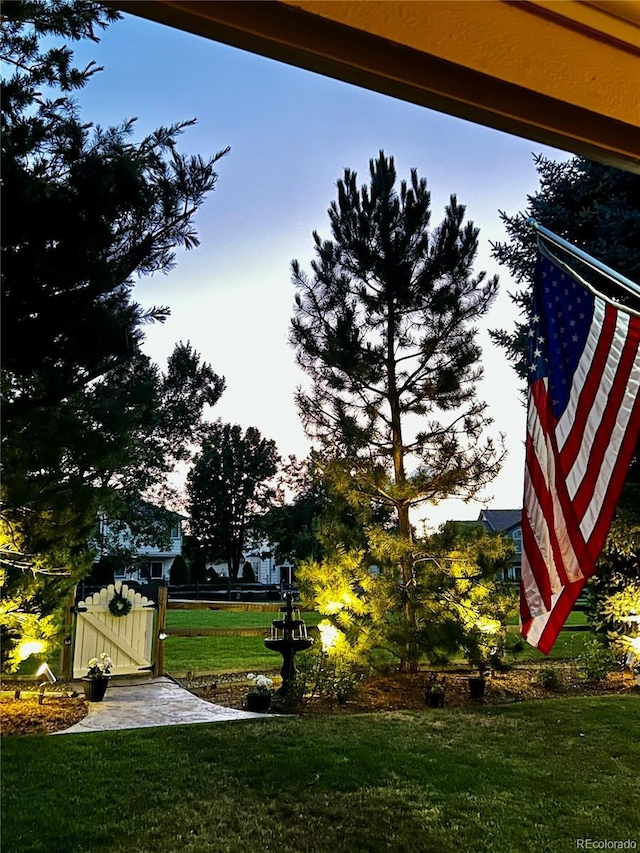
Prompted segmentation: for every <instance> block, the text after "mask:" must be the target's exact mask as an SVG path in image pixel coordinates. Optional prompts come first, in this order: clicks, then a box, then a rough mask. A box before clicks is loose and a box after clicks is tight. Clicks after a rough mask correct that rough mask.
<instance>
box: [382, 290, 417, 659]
mask: <svg viewBox="0 0 640 853" xmlns="http://www.w3.org/2000/svg"><path fill="white" fill-rule="evenodd" d="M388 312H389V313H388V324H387V383H388V386H387V387H388V392H389V406H390V409H391V437H392V445H393V473H394V481H395V485H396V488H397V489H398V490H399V494H400V497H399V501H398V504H397V505H396V510H397V513H398V532H399V533H400V538H401V539H403V540H404V541H405V542H407V544H410V543H411V540H412V534H411V523H410V521H409V506H408V504H406V503H404V497H403V496H402V491H403V487H404V485H405V482H406V473H405V468H404V446H403V443H402V412H401V408H400V395H399V393H398V388H397V381H396V379H397V377H396V361H395V337H396V320H395V313H394V307H393V303H392V302H391V301H390V302H389V304H388ZM407 550H408V549H407ZM398 572H399V575H400V580H401V582H402V610H403V614H404V619H405V628H406V631H407V639H406V642H405V645H404V649H403V653H402V657H401V659H400V669H401V670H402V671H403V672H417V669H418V643H417V630H418V622H417V613H416V581H415V572H414V567H413V562H412V559H411V556H410V555H409V554H405V555H404V556H403V557H402V558H401V559H400V564H399V566H398Z"/></svg>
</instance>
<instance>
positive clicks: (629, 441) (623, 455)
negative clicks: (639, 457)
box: [589, 359, 640, 561]
mask: <svg viewBox="0 0 640 853" xmlns="http://www.w3.org/2000/svg"><path fill="white" fill-rule="evenodd" d="M638 361H640V359H639V360H638ZM637 371H638V373H637V376H638V375H639V374H640V363H639V364H638V367H637ZM636 386H637V383H636ZM629 423H630V424H634V423H635V424H638V423H640V395H638V394H637V393H636V398H635V401H634V403H633V409H632V411H631V412H630V416H629ZM637 440H638V427H636V428H635V429H634V428H629V429H627V432H626V433H625V435H624V437H623V441H622V444H621V446H620V451H619V453H618V454H617V456H616V465H615V467H614V471H613V475H612V477H611V479H610V481H609V487H608V489H607V491H606V494H605V497H604V500H603V502H602V508H601V510H600V516H599V518H598V520H597V521H596V523H595V524H594V526H593V531H592V533H591V536H590V538H589V551H590V553H591V554H592V559H593V560H594V561H595V560H597V558H598V555H599V554H600V551H602V548H603V546H604V542H605V539H606V538H607V533H608V532H609V527H610V526H611V521H612V519H613V516H614V513H615V509H616V504H617V502H618V496H619V495H620V492H621V491H622V487H623V486H624V482H625V480H626V478H627V472H628V470H629V465H630V464H631V460H632V459H633V454H634V452H635V449H636V442H637Z"/></svg>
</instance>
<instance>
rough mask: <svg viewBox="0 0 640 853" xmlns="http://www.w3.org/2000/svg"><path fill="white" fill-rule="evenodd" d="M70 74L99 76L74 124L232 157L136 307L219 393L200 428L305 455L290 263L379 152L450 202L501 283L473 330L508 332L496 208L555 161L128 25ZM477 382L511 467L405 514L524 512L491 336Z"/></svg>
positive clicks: (506, 384) (286, 70) (79, 52)
mask: <svg viewBox="0 0 640 853" xmlns="http://www.w3.org/2000/svg"><path fill="white" fill-rule="evenodd" d="M75 52H76V57H77V60H78V61H79V62H85V61H87V62H88V61H89V60H90V59H95V60H96V61H97V62H98V63H99V64H100V65H103V66H104V68H105V70H104V71H103V72H102V73H100V74H98V75H96V76H95V77H94V78H93V80H92V81H91V82H90V83H89V84H88V86H87V87H86V88H85V89H84V90H83V91H81V92H79V93H78V95H77V98H78V101H79V102H80V104H81V107H82V118H83V119H84V120H85V121H92V122H94V123H97V124H101V125H103V126H105V125H111V124H117V123H120V122H121V121H122V120H124V119H126V118H129V117H132V116H137V117H138V118H139V121H138V123H137V131H136V138H140V137H141V136H142V135H144V134H145V133H148V132H149V131H151V130H153V129H154V128H155V127H157V126H158V125H160V124H164V125H167V124H170V123H172V122H176V121H179V120H182V119H189V118H197V120H198V124H197V125H196V126H195V127H194V128H191V129H189V130H187V131H186V133H185V134H184V136H183V137H182V143H181V149H182V150H183V151H185V152H189V153H200V154H202V155H203V156H206V155H210V154H213V153H214V152H216V151H218V150H220V149H221V148H225V147H226V146H227V145H229V146H231V152H230V153H229V154H228V155H227V156H226V157H225V158H223V159H222V160H221V161H219V164H218V173H219V181H218V184H217V187H216V190H215V192H214V193H213V194H211V195H210V196H209V198H208V199H207V201H206V202H205V204H204V205H203V207H202V208H201V210H200V211H199V213H198V216H197V219H196V226H197V229H198V232H199V236H200V240H201V245H200V247H199V248H198V249H196V250H194V251H192V252H188V253H185V252H182V251H181V252H179V253H178V257H177V261H178V262H177V266H176V268H175V269H174V270H173V271H172V272H171V273H170V274H169V275H168V276H163V275H160V274H158V275H156V276H154V277H152V278H149V277H147V278H143V279H141V280H140V282H139V283H138V284H137V286H136V293H135V296H136V299H137V300H138V301H139V302H141V303H142V304H143V305H153V304H158V305H164V304H166V305H169V307H170V308H171V317H170V318H169V320H168V321H167V322H166V324H164V325H163V326H161V325H157V326H155V327H152V328H149V329H148V330H147V333H146V335H147V341H146V345H145V351H146V352H147V353H148V354H149V355H150V356H151V357H152V358H153V359H154V360H156V361H158V362H159V363H160V364H161V365H164V363H165V361H166V358H167V356H168V355H169V354H170V352H171V351H172V349H173V346H174V344H175V343H176V342H177V341H179V340H182V341H187V340H190V341H191V343H192V345H193V346H194V348H195V349H196V350H197V351H198V352H199V353H200V354H201V355H202V357H203V358H204V359H205V360H206V361H208V362H210V363H211V364H212V365H213V367H214V369H215V370H216V372H218V373H220V374H222V375H224V376H225V377H226V380H227V390H226V391H225V393H224V395H223V397H222V399H221V400H220V402H219V403H218V405H217V406H216V407H215V408H214V409H212V410H211V417H212V418H215V417H220V418H222V419H223V420H225V421H229V422H232V423H238V424H241V426H242V427H243V428H246V427H248V426H255V427H257V428H258V429H259V430H260V431H261V433H262V434H263V435H264V436H265V437H267V438H272V439H274V440H275V441H276V444H277V446H278V450H279V452H280V453H281V455H282V456H286V455H288V454H291V453H295V454H296V455H297V456H298V457H304V456H306V454H307V451H308V443H307V441H306V439H305V436H304V433H303V431H302V428H301V425H300V423H299V420H298V416H297V412H296V408H295V405H294V402H293V394H294V391H295V388H296V387H297V386H298V385H300V384H301V383H304V381H305V377H304V375H303V374H302V373H301V372H300V371H299V369H298V368H297V366H296V364H295V358H294V352H293V350H292V349H291V347H290V346H289V344H288V343H287V338H288V329H289V322H290V318H291V315H292V306H293V297H294V292H295V291H294V287H293V285H292V284H291V278H290V263H291V260H292V259H293V258H297V259H298V260H299V261H300V263H301V265H302V267H303V268H304V269H307V270H308V269H309V262H310V260H311V259H312V257H313V241H312V237H311V232H312V231H313V230H314V229H316V230H318V232H319V233H320V235H321V236H323V237H329V236H330V232H329V223H328V217H327V208H328V206H329V204H330V202H331V201H332V200H333V199H334V197H335V185H336V181H337V180H338V178H340V177H341V176H342V173H343V170H344V168H345V167H346V166H348V167H350V168H352V169H354V170H356V171H357V173H358V178H359V182H360V183H365V182H366V181H367V180H368V164H369V160H370V159H371V158H372V157H375V156H376V155H377V154H378V151H379V150H380V149H384V151H385V153H386V154H387V155H393V156H394V157H395V161H396V169H397V172H398V177H399V179H401V178H405V177H407V178H408V177H409V170H410V169H411V168H412V167H416V168H417V169H418V173H419V174H420V176H422V177H426V178H427V181H428V184H429V187H430V189H431V193H432V223H433V224H437V223H438V222H440V220H441V219H442V217H443V213H444V206H445V204H446V203H447V201H448V198H449V195H450V194H451V193H456V194H457V196H458V199H459V201H461V202H462V203H463V204H465V205H466V206H467V216H468V218H470V219H472V220H473V221H474V222H475V224H476V225H477V226H478V227H479V228H480V253H479V258H478V262H477V266H476V271H478V270H480V269H485V270H487V272H488V273H489V274H494V273H498V274H499V275H500V281H501V290H500V296H499V298H498V301H497V302H496V304H495V306H494V308H493V309H492V311H491V313H490V314H489V317H488V318H487V320H486V322H485V323H483V328H500V327H502V328H511V326H512V324H513V320H514V316H515V315H514V312H513V308H512V306H511V303H510V301H509V299H508V296H507V292H508V291H509V290H510V289H511V288H512V284H511V281H510V278H509V275H508V272H507V271H506V270H505V269H503V268H500V267H498V265H497V263H496V262H495V261H493V260H492V259H491V257H490V246H489V243H490V241H496V240H502V239H504V238H505V232H504V228H503V226H502V224H501V222H500V219H499V215H498V211H499V210H504V211H507V212H508V213H510V214H513V213H516V212H518V211H519V210H523V209H524V207H525V205H526V198H527V194H529V193H532V192H535V190H536V189H537V186H538V182H537V175H536V172H535V168H534V164H533V157H532V155H533V154H534V153H543V154H545V155H547V156H550V157H552V158H553V159H565V158H566V157H567V156H568V155H567V154H566V153H565V152H561V151H557V150H554V149H550V148H548V147H545V146H541V145H538V144H537V143H534V142H531V141H528V140H523V139H518V138H517V137H513V136H509V135H507V134H504V133H499V132H497V131H493V130H489V129H487V128H484V127H481V126H478V125H475V124H471V123H469V122H464V121H462V120H460V119H455V118H452V117H450V116H445V115H442V114H440V113H437V112H434V111H431V110H427V109H425V108H423V107H418V106H415V105H413V104H407V103H404V102H402V101H399V100H395V99H393V98H390V97H387V96H384V95H380V94H377V93H373V92H369V91H366V90H363V89H359V88H357V87H355V86H351V85H348V84H346V83H341V82H338V81H335V80H331V79H328V78H325V77H321V76H319V75H316V74H313V73H311V72H307V71H303V70H300V69H297V68H293V67H290V66H287V65H284V64H282V63H278V62H275V61H273V60H269V59H265V58H263V57H259V56H254V55H252V54H250V53H246V52H244V51H240V50H237V49H235V48H230V47H227V46H225V45H221V44H217V43H215V42H211V41H208V40H206V39H203V38H200V37H197V36H192V35H188V34H186V33H181V32H178V31H175V30H172V29H170V28H168V27H165V26H162V25H160V24H154V23H149V22H148V21H145V20H143V19H138V18H135V17H132V16H126V17H125V18H124V19H123V20H122V21H120V22H119V23H117V24H114V25H113V26H111V27H109V29H108V30H107V31H106V32H105V33H103V35H102V37H101V42H100V44H98V45H94V44H91V43H89V42H87V43H79V44H78V45H76V47H75ZM481 340H482V345H483V351H484V352H483V363H484V368H485V373H486V380H485V381H484V382H483V383H482V385H481V387H480V397H481V398H483V399H485V400H487V402H488V403H489V405H490V412H491V416H492V417H493V418H494V424H493V427H492V430H493V434H494V435H497V433H498V432H504V433H505V434H506V439H507V445H508V448H509V458H508V460H507V462H506V464H505V467H504V469H503V472H502V474H501V475H500V476H499V478H498V479H496V480H495V481H494V483H493V484H492V486H491V487H490V489H489V490H488V491H487V498H486V500H483V501H479V502H476V503H470V504H466V505H465V504H463V503H462V502H460V501H452V500H450V501H445V502H443V503H442V504H440V505H439V506H438V507H425V508H424V510H423V511H422V512H421V513H420V514H419V516H418V515H416V518H415V519H414V520H415V521H418V517H424V518H425V519H426V521H427V523H428V525H429V526H437V525H439V524H441V523H442V522H443V521H445V520H447V519H450V518H456V519H463V518H477V516H478V512H479V511H480V509H481V508H482V507H483V506H491V507H493V508H498V509H505V508H516V507H520V506H521V503H522V482H523V461H524V456H523V448H522V445H523V439H524V435H525V412H524V408H523V406H522V403H521V399H520V397H519V390H518V381H517V379H516V377H515V374H514V373H513V371H512V369H511V368H510V367H509V365H508V363H507V362H506V359H505V356H504V354H503V352H502V351H500V350H497V349H496V348H495V347H494V346H493V345H492V344H491V342H490V340H489V338H488V336H487V335H486V334H483V335H482V339H481Z"/></svg>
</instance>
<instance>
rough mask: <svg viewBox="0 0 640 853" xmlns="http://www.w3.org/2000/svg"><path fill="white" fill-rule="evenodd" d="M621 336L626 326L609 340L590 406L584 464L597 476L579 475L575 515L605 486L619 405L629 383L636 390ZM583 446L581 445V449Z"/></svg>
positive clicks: (630, 357)
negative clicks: (599, 384) (589, 440)
mask: <svg viewBox="0 0 640 853" xmlns="http://www.w3.org/2000/svg"><path fill="white" fill-rule="evenodd" d="M627 319H628V318H627ZM624 325H625V326H627V327H628V324H626V323H625V324H624ZM625 340H626V328H625V335H624V339H623V340H622V341H620V339H619V338H615V339H614V341H613V342H612V345H611V350H610V356H609V362H608V364H607V366H606V368H605V370H604V371H603V381H602V387H601V393H599V394H598V395H597V396H596V399H595V400H594V403H593V406H592V413H591V417H590V418H589V429H588V431H587V434H588V435H589V438H591V436H592V435H593V442H592V443H589V444H588V450H589V455H588V464H589V467H590V468H591V470H592V471H594V472H595V471H598V472H599V473H598V477H597V478H596V477H594V476H589V477H584V476H583V477H582V482H581V484H580V487H579V489H578V490H577V492H576V494H575V497H574V505H575V512H576V516H577V517H578V518H583V517H584V515H585V513H586V512H587V509H588V508H589V505H590V504H591V503H592V500H593V497H594V494H600V491H599V490H600V489H605V490H606V488H607V486H608V479H609V477H607V472H610V471H611V468H612V463H613V462H614V461H615V456H616V455H617V451H618V449H619V444H620V441H621V439H622V435H620V436H619V439H620V440H619V441H618V442H616V441H615V435H616V433H617V434H619V433H620V430H617V429H616V424H617V421H618V416H619V414H620V410H621V408H622V407H623V404H624V401H625V395H626V394H627V393H629V392H630V383H632V384H633V392H632V393H633V396H634V397H635V394H636V391H637V387H636V383H635V382H634V380H633V377H632V371H633V369H634V360H635V352H634V350H633V349H632V348H631V347H625V345H624V342H625ZM623 411H624V410H623ZM626 427H627V424H625V425H624V430H626ZM586 449H587V448H586V447H585V451H586ZM582 467H585V466H582ZM596 502H597V501H596ZM592 527H593V525H592ZM583 532H584V531H583ZM585 538H586V539H588V538H589V533H585Z"/></svg>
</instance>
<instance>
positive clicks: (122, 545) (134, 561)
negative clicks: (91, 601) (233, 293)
mask: <svg viewBox="0 0 640 853" xmlns="http://www.w3.org/2000/svg"><path fill="white" fill-rule="evenodd" d="M145 511H146V512H147V513H150V514H151V515H153V516H155V517H154V519H153V520H154V522H155V527H156V529H157V530H158V537H157V541H156V542H153V535H152V534H149V533H147V534H146V535H144V536H141V535H140V534H139V533H134V531H133V530H132V529H131V528H130V527H128V526H127V525H126V524H122V523H115V522H113V521H110V520H109V519H108V518H106V517H104V516H103V517H101V518H100V520H99V524H98V536H97V543H96V544H97V553H96V559H95V562H94V565H93V569H92V572H91V578H90V583H105V582H110V580H122V581H126V580H132V581H137V582H139V583H146V582H147V581H150V580H161V581H166V582H167V583H168V582H169V573H170V571H171V566H172V564H173V561H174V559H175V558H176V557H177V556H178V555H182V544H183V531H182V525H183V522H184V521H185V520H186V519H185V517H184V516H181V515H178V514H177V513H171V512H167V511H166V510H163V509H159V508H157V507H153V506H151V505H150V504H145ZM160 531H162V532H163V535H161V533H160ZM111 574H113V578H111Z"/></svg>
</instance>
